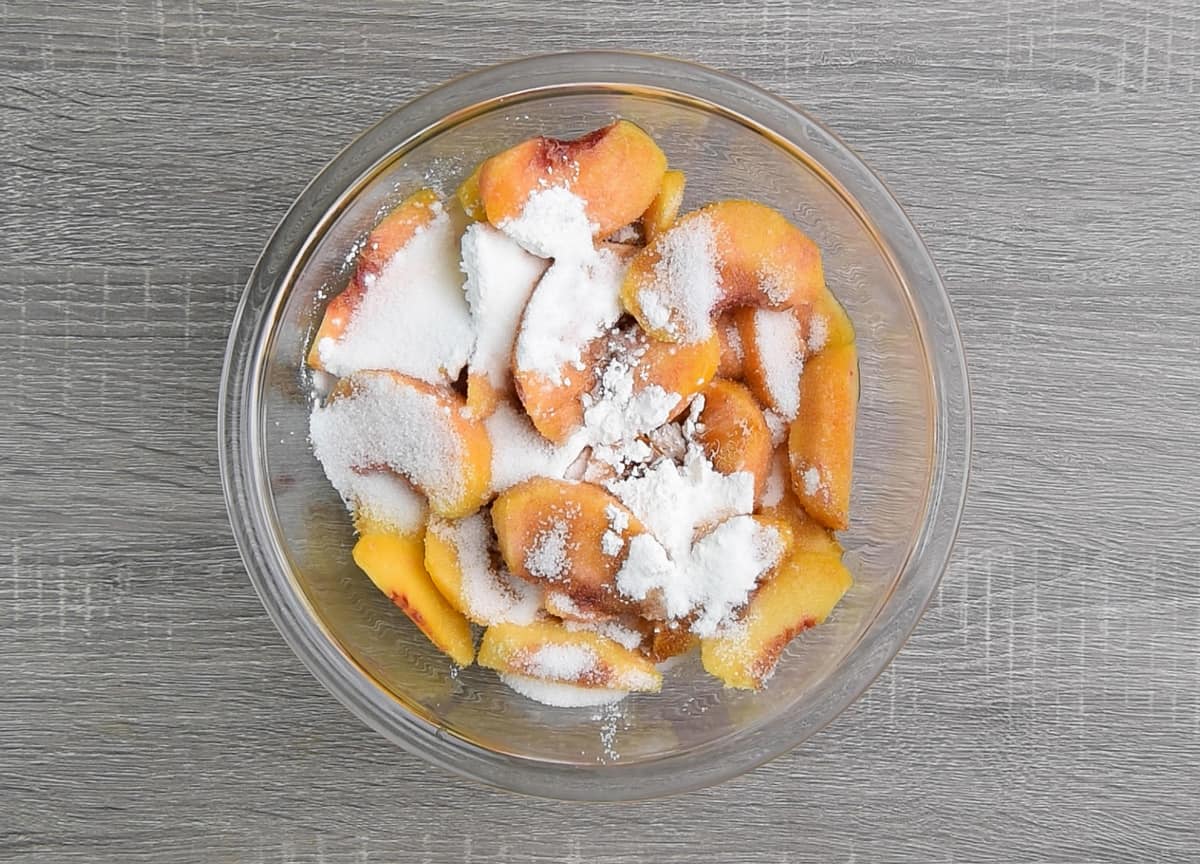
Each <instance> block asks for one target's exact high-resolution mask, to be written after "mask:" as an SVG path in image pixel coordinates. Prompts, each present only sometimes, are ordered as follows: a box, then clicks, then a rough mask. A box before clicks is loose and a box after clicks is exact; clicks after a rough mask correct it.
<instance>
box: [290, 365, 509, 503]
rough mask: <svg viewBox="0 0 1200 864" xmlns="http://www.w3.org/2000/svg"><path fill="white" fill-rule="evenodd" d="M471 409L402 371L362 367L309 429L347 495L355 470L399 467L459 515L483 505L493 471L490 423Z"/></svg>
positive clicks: (344, 382) (431, 497) (397, 469)
mask: <svg viewBox="0 0 1200 864" xmlns="http://www.w3.org/2000/svg"><path fill="white" fill-rule="evenodd" d="M465 409H466V403H465V402H464V401H463V399H462V397H460V396H459V395H458V394H456V393H454V392H453V391H451V390H447V389H444V388H441V387H435V386H433V385H431V384H427V383H425V382H424V381H419V380H417V379H416V378H410V377H409V376H407V375H401V374H400V373H399V372H387V371H367V372H358V373H355V374H354V375H351V376H349V377H347V378H343V379H341V380H340V381H339V382H338V384H337V386H336V387H335V388H334V390H333V393H332V394H331V395H330V398H329V401H328V403H327V404H326V405H325V406H324V407H320V408H317V409H315V410H314V411H313V414H312V417H311V419H310V422H309V434H310V436H311V438H312V441H313V448H314V451H315V452H316V455H317V458H318V460H320V462H321V464H322V465H323V466H324V467H325V471H326V473H327V474H328V475H329V477H330V480H331V481H332V482H333V485H334V487H335V488H337V489H338V491H339V492H342V494H343V495H346V491H345V490H344V489H343V487H344V486H348V487H353V485H354V483H353V476H354V475H357V474H363V473H370V472H375V471H391V472H394V473H395V474H398V475H400V476H401V477H404V478H405V479H406V480H407V481H408V482H409V483H411V484H412V485H413V487H414V488H416V489H417V490H418V491H419V492H421V493H423V494H424V495H425V496H426V497H427V498H428V499H429V506H430V508H431V509H432V510H433V512H434V513H436V514H437V515H439V516H444V517H446V518H448V519H456V518H459V517H462V516H466V515H468V514H470V513H473V512H474V511H476V510H478V509H479V507H480V505H482V504H483V502H484V501H485V500H486V499H487V496H488V492H489V488H490V485H491V475H492V445H491V440H490V438H489V437H488V433H487V429H486V427H485V426H484V425H483V423H481V422H479V421H477V420H475V419H473V418H471V417H470V415H469V412H467V411H466V410H465ZM344 475H345V476H344Z"/></svg>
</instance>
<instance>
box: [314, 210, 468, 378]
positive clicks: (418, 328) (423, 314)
mask: <svg viewBox="0 0 1200 864" xmlns="http://www.w3.org/2000/svg"><path fill="white" fill-rule="evenodd" d="M433 206H434V207H435V208H436V209H437V211H438V212H437V215H436V216H435V217H434V218H433V220H432V221H431V222H429V223H428V224H427V225H424V226H422V227H421V228H419V229H417V231H416V233H415V234H414V235H413V237H412V239H411V240H409V241H408V243H406V244H405V245H404V247H403V248H402V249H400V251H398V252H397V253H396V254H395V255H394V256H393V257H392V259H391V260H390V261H389V262H388V263H387V264H386V265H385V266H384V268H383V270H382V271H381V272H380V273H379V275H378V276H377V277H374V278H372V277H370V276H368V277H367V278H366V279H365V280H364V290H365V293H364V294H363V297H362V299H361V300H360V301H359V304H358V307H357V309H356V310H355V312H354V315H353V317H352V318H351V319H350V323H349V325H348V326H347V327H346V331H345V333H343V334H342V335H341V337H340V338H337V339H333V338H330V337H325V338H323V339H322V340H321V341H320V343H319V344H318V345H317V352H318V354H319V356H320V359H321V363H322V365H323V366H324V367H325V369H326V370H328V371H329V372H331V373H333V374H334V375H337V376H339V377H342V376H346V375H349V374H351V373H353V372H358V371H361V370H363V369H393V370H395V371H397V372H403V373H405V374H407V375H411V376H413V377H414V378H420V379H421V380H423V381H428V382H430V383H433V384H444V383H447V382H450V381H453V380H454V379H455V378H457V377H458V375H459V373H460V372H461V371H462V369H463V367H464V366H465V365H466V363H467V358H468V357H469V356H470V354H471V349H472V346H473V344H474V341H475V335H474V328H473V327H472V324H471V313H470V310H469V309H468V307H467V301H466V297H465V295H464V294H463V274H462V272H461V271H460V270H459V248H458V231H459V228H460V226H458V225H456V224H455V221H454V220H453V219H451V218H450V214H448V213H447V212H445V211H443V210H442V209H441V205H440V204H435V205H433Z"/></svg>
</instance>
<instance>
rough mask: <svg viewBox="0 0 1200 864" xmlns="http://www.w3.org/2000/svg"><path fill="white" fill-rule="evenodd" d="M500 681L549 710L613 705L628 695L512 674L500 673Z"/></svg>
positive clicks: (621, 692)
mask: <svg viewBox="0 0 1200 864" xmlns="http://www.w3.org/2000/svg"><path fill="white" fill-rule="evenodd" d="M500 680H501V681H503V682H504V683H505V684H507V685H508V686H509V687H511V688H512V689H513V690H515V691H516V692H517V693H520V694H521V695H522V696H524V697H525V698H526V699H532V700H533V701H534V702H541V703H542V704H543V705H549V706H550V707H551V708H596V707H599V706H601V705H613V704H615V703H617V702H620V701H621V700H622V699H624V698H625V697H626V696H628V695H629V691H628V690H606V689H604V688H602V687H579V686H577V685H575V684H562V683H560V682H558V681H543V680H541V679H540V678H531V677H529V676H528V675H517V674H515V673H512V672H503V673H501V675H500Z"/></svg>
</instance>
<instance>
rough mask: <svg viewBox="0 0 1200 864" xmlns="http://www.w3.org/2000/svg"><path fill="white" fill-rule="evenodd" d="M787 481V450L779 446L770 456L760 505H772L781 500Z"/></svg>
mask: <svg viewBox="0 0 1200 864" xmlns="http://www.w3.org/2000/svg"><path fill="white" fill-rule="evenodd" d="M788 482H789V476H788V461H787V450H786V449H785V448H782V447H781V448H779V449H777V450H776V451H775V453H774V454H772V456H771V465H770V468H769V469H768V472H767V480H766V482H765V483H764V484H763V494H762V506H764V507H774V506H775V505H776V504H778V503H779V502H780V501H782V500H783V493H784V492H786V491H787V484H788Z"/></svg>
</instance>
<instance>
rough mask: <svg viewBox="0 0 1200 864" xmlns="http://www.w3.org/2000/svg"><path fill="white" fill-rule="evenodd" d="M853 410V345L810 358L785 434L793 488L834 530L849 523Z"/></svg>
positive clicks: (855, 356) (855, 381)
mask: <svg viewBox="0 0 1200 864" xmlns="http://www.w3.org/2000/svg"><path fill="white" fill-rule="evenodd" d="M857 407H858V354H857V352H856V351H855V350H854V345H853V344H849V345H843V346H841V347H838V348H828V349H826V350H824V351H822V352H821V353H820V354H817V355H816V356H814V357H813V358H811V359H810V360H809V361H808V363H807V364H806V365H805V367H804V374H803V375H802V376H801V378H800V413H799V414H797V415H796V419H795V420H794V421H792V425H791V429H790V430H789V432H788V459H789V461H790V463H791V473H792V489H793V490H794V491H795V493H796V496H797V497H798V498H799V499H800V501H801V503H803V505H804V509H805V510H806V511H808V514H809V515H810V516H812V517H813V518H814V519H816V520H817V521H818V522H820V523H821V524H822V525H824V526H825V527H826V528H833V529H834V530H842V529H844V528H845V527H846V526H847V525H848V524H849V516H850V479H851V470H852V468H853V464H854V420H855V413H856V411H857Z"/></svg>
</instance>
